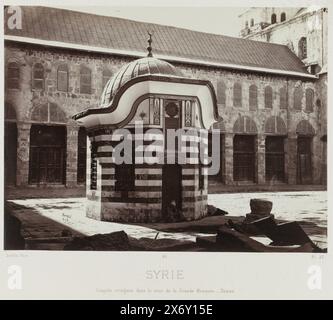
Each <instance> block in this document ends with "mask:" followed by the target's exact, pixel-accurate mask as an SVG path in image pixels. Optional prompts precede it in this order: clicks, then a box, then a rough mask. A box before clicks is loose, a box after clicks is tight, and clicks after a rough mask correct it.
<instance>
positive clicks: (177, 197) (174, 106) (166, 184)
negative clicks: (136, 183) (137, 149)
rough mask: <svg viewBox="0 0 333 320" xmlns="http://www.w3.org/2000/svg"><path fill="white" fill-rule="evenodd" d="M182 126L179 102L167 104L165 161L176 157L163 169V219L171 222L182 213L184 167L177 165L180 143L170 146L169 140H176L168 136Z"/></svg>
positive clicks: (175, 142) (171, 101) (165, 114)
mask: <svg viewBox="0 0 333 320" xmlns="http://www.w3.org/2000/svg"><path fill="white" fill-rule="evenodd" d="M180 126H181V107H180V103H179V101H177V100H169V101H166V103H165V109H164V128H165V132H164V139H165V140H164V142H165V143H164V145H165V149H164V152H165V160H167V157H168V155H173V156H174V158H173V159H174V160H175V162H174V163H168V162H167V161H166V162H165V164H164V165H163V167H162V219H163V221H171V220H172V219H174V218H176V216H177V215H178V214H179V213H180V211H181V208H182V204H181V200H182V167H181V166H180V165H179V164H177V158H178V141H177V138H176V141H174V143H171V144H169V143H168V138H169V137H170V138H174V136H173V135H168V130H169V129H172V130H177V129H179V128H180Z"/></svg>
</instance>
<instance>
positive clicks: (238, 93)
mask: <svg viewBox="0 0 333 320" xmlns="http://www.w3.org/2000/svg"><path fill="white" fill-rule="evenodd" d="M234 106H235V107H241V106H242V85H241V84H240V83H238V82H236V83H235V84H234Z"/></svg>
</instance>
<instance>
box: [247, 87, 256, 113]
mask: <svg viewBox="0 0 333 320" xmlns="http://www.w3.org/2000/svg"><path fill="white" fill-rule="evenodd" d="M249 106H250V110H257V107H258V88H257V86H256V85H255V84H252V85H251V86H250V88H249Z"/></svg>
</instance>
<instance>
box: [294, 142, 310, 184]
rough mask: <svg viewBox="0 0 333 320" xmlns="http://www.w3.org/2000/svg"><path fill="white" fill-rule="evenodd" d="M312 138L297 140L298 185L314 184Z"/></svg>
mask: <svg viewBox="0 0 333 320" xmlns="http://www.w3.org/2000/svg"><path fill="white" fill-rule="evenodd" d="M311 149H312V137H298V138H297V183H298V184H312V152H311Z"/></svg>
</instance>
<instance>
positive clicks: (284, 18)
mask: <svg viewBox="0 0 333 320" xmlns="http://www.w3.org/2000/svg"><path fill="white" fill-rule="evenodd" d="M280 20H281V22H283V21H286V13H285V12H282V13H281V19H280Z"/></svg>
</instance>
